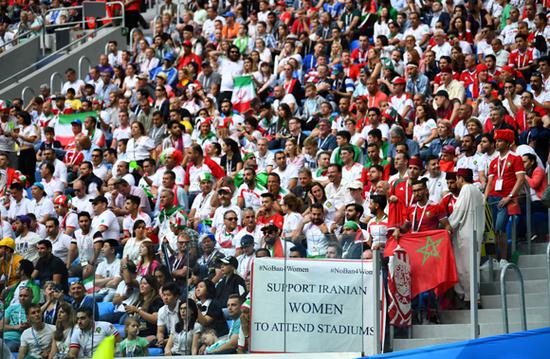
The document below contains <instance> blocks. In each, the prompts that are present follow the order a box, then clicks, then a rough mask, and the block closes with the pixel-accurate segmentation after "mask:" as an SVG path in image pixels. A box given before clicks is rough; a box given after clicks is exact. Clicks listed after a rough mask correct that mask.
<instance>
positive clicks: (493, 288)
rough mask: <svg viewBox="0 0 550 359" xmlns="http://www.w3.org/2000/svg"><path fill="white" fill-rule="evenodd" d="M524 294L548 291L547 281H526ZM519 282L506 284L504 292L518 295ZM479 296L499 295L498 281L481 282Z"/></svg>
mask: <svg viewBox="0 0 550 359" xmlns="http://www.w3.org/2000/svg"><path fill="white" fill-rule="evenodd" d="M524 285H525V293H526V294H527V293H541V292H543V293H544V292H546V291H547V290H548V280H547V279H534V280H526V281H525V282H524ZM519 287H520V286H519V281H513V280H511V281H509V282H507V284H506V290H507V292H508V293H519ZM480 292H481V295H493V294H500V283H499V282H498V281H493V282H481V284H480Z"/></svg>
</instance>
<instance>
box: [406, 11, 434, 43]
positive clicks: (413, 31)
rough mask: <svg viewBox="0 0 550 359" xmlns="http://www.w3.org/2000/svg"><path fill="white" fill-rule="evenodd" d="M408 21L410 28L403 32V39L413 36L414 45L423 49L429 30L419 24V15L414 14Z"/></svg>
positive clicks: (428, 36) (424, 25)
mask: <svg viewBox="0 0 550 359" xmlns="http://www.w3.org/2000/svg"><path fill="white" fill-rule="evenodd" d="M409 21H410V25H411V26H410V27H409V28H408V29H407V30H405V33H404V35H405V38H406V37H407V36H408V35H412V36H414V38H415V39H416V44H417V45H418V46H420V47H422V48H423V47H424V45H426V43H427V42H428V40H429V38H430V28H429V27H428V25H426V24H423V23H421V22H420V15H419V14H418V13H416V12H413V13H411V14H410V15H409Z"/></svg>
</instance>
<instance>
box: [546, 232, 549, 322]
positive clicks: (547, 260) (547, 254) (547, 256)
mask: <svg viewBox="0 0 550 359" xmlns="http://www.w3.org/2000/svg"><path fill="white" fill-rule="evenodd" d="M546 269H547V271H548V278H547V282H546V285H547V286H548V322H550V243H548V245H547V246H546Z"/></svg>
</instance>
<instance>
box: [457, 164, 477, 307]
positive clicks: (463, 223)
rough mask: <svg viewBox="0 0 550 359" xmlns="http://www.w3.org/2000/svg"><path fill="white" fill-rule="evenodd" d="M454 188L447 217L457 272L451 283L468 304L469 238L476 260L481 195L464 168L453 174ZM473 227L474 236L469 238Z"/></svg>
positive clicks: (470, 254)
mask: <svg viewBox="0 0 550 359" xmlns="http://www.w3.org/2000/svg"><path fill="white" fill-rule="evenodd" d="M456 177H457V187H458V188H459V191H460V195H459V196H458V199H457V201H456V203H455V206H454V211H453V213H452V214H451V215H450V216H449V223H450V225H451V226H452V228H453V229H454V236H455V237H456V238H455V239H454V240H453V250H454V253H455V260H456V269H457V272H458V284H457V285H455V292H456V293H457V294H458V296H459V299H461V300H463V301H464V302H465V303H464V304H465V307H467V308H468V307H469V303H468V302H469V301H470V300H471V298H470V257H471V256H472V253H471V252H470V243H469V242H470V241H472V240H475V241H476V246H477V258H476V259H475V261H477V263H479V260H480V256H481V251H480V245H481V241H482V240H483V232H484V229H485V215H484V211H485V206H484V204H483V202H484V198H483V194H482V193H481V191H479V189H478V188H477V186H475V185H473V184H472V183H473V174H472V170H470V169H468V168H462V169H459V170H458V172H457V174H456ZM474 230H475V231H476V233H475V234H476V236H477V237H476V238H474V239H472V238H473V235H474ZM477 271H478V273H477V278H478V281H479V266H477ZM475 299H476V300H477V298H475Z"/></svg>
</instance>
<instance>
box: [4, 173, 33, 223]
mask: <svg viewBox="0 0 550 359" xmlns="http://www.w3.org/2000/svg"><path fill="white" fill-rule="evenodd" d="M10 195H11V196H10V197H11V199H10V208H9V209H8V213H7V219H8V221H10V222H13V221H14V220H15V218H16V217H17V216H24V215H26V214H27V213H30V211H31V208H32V201H31V200H30V199H28V198H24V197H23V186H22V185H21V184H20V183H18V182H14V183H12V184H11V185H10Z"/></svg>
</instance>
